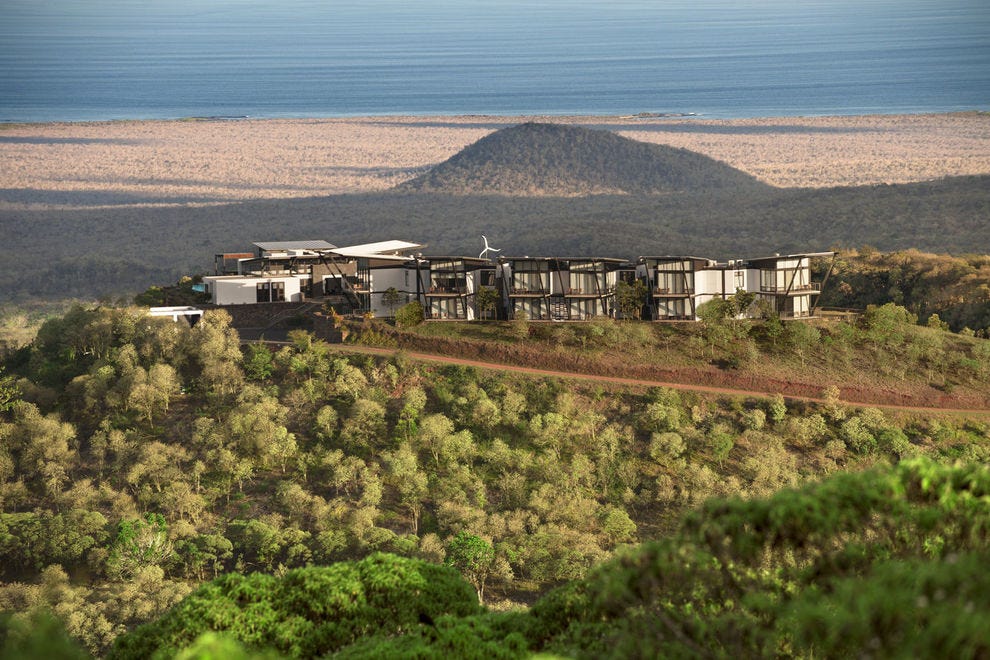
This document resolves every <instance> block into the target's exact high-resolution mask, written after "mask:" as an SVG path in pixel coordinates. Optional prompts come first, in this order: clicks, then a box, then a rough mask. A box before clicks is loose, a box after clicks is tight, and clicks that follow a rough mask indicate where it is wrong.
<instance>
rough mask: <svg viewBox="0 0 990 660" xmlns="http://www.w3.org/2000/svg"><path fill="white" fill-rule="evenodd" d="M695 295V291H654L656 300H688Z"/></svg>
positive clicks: (689, 289) (663, 289)
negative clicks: (687, 298)
mask: <svg viewBox="0 0 990 660" xmlns="http://www.w3.org/2000/svg"><path fill="white" fill-rule="evenodd" d="M693 295H694V289H692V288H688V289H665V288H661V287H657V288H656V289H654V290H653V297H654V298H686V297H688V296H693Z"/></svg>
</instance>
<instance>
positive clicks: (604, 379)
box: [332, 344, 990, 418]
mask: <svg viewBox="0 0 990 660" xmlns="http://www.w3.org/2000/svg"><path fill="white" fill-rule="evenodd" d="M332 347H333V350H336V351H341V352H345V353H363V354H366V355H380V356H385V357H391V356H394V355H401V356H403V357H405V358H408V359H410V360H417V361H420V362H433V363H438V364H450V365H457V366H461V367H474V368H476V369H488V370H491V371H501V372H508V373H517V374H525V375H528V376H537V377H546V378H563V379H565V380H582V381H591V382H598V383H609V384H612V385H626V386H629V387H669V388H671V389H676V390H684V391H689V392H704V393H707V394H718V395H723V396H744V397H757V398H769V397H772V396H776V395H777V394H778V393H777V392H761V391H754V390H738V389H732V388H726V387H710V386H707V385H702V384H685V383H671V382H664V381H654V380H641V379H637V378H623V377H620V376H600V375H595V374H583V373H576V372H570V371H553V370H550V369H537V368H534V367H522V366H517V365H512V364H499V363H493V362H482V361H480V360H467V359H464V358H458V357H450V356H446V355H435V354H432V353H418V352H410V351H406V350H401V349H392V348H372V347H370V346H355V345H353V344H333V345H332ZM784 399H786V400H788V401H802V402H810V403H824V399H822V398H821V397H807V396H789V395H785V396H784ZM844 403H847V404H849V405H853V406H863V407H870V408H879V409H881V410H891V411H900V412H908V413H922V414H926V415H933V414H945V415H952V416H959V417H981V418H990V410H988V409H962V408H931V407H924V406H898V405H890V404H876V403H869V404H866V403H860V402H856V401H844Z"/></svg>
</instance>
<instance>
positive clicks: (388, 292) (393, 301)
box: [382, 286, 399, 317]
mask: <svg viewBox="0 0 990 660" xmlns="http://www.w3.org/2000/svg"><path fill="white" fill-rule="evenodd" d="M382 304H383V305H385V306H386V307H388V310H389V312H390V314H391V315H392V316H393V317H394V316H395V308H396V306H397V305H398V304H399V290H398V289H396V288H395V287H394V286H390V287H389V288H387V289H385V291H384V292H383V293H382Z"/></svg>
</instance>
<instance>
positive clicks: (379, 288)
mask: <svg viewBox="0 0 990 660" xmlns="http://www.w3.org/2000/svg"><path fill="white" fill-rule="evenodd" d="M369 272H370V281H369V283H368V284H369V288H370V290H371V305H370V308H371V312H372V313H373V314H374V315H375V316H377V317H384V318H391V317H392V315H393V314H394V310H392V309H391V308H390V307H389V306H388V305H386V304H385V303H383V302H382V295H384V293H385V291H387V290H388V289H391V288H394V289H395V290H396V291H398V292H399V304H398V305H396V306H395V309H399V307H402V306H403V305H405V304H406V303H407V302H410V301H413V300H415V299H416V271H415V270H414V269H411V268H406V267H405V265H401V266H396V267H395V268H373V269H372V270H371V271H369ZM420 302H423V301H420Z"/></svg>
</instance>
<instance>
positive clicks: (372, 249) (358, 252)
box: [333, 241, 423, 257]
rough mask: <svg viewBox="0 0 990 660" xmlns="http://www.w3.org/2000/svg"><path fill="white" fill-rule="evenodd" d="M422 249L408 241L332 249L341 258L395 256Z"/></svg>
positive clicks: (418, 244)
mask: <svg viewBox="0 0 990 660" xmlns="http://www.w3.org/2000/svg"><path fill="white" fill-rule="evenodd" d="M421 247H423V245H422V244H420V243H410V242H408V241H379V242H378V243H365V244H363V245H348V246H347V247H341V248H334V250H333V251H334V254H339V255H340V256H342V257H368V256H378V257H381V256H386V255H389V254H397V253H399V252H405V251H408V250H416V249H419V248H421Z"/></svg>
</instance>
